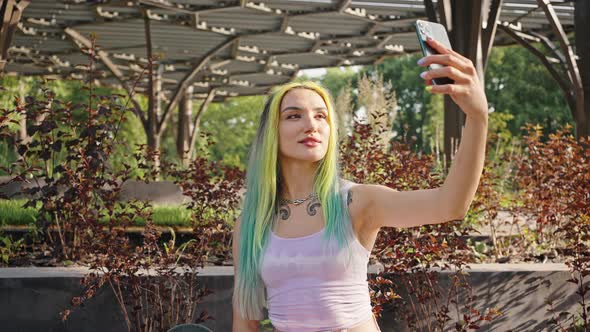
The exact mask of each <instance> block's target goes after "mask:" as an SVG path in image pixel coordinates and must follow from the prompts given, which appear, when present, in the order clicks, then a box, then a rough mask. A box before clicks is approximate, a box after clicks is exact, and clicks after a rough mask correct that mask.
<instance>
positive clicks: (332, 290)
mask: <svg viewBox="0 0 590 332" xmlns="http://www.w3.org/2000/svg"><path fill="white" fill-rule="evenodd" d="M428 43H429V44H430V45H431V46H432V47H434V48H435V49H437V50H438V51H439V52H440V53H441V54H439V55H431V56H427V57H424V58H422V59H421V60H420V61H419V62H418V64H419V65H421V66H427V65H429V64H431V63H439V64H443V65H445V66H446V67H444V68H440V69H435V70H430V71H425V72H424V73H422V74H421V75H420V76H421V77H422V78H423V79H424V80H425V82H426V84H427V87H426V89H427V90H429V91H430V92H432V93H442V94H449V95H450V96H451V98H452V99H453V100H454V101H455V103H457V105H458V106H459V107H460V108H461V109H462V110H463V112H464V113H465V114H466V116H467V119H466V124H465V127H464V128H463V139H462V142H461V144H460V147H459V150H458V151H457V154H456V155H455V157H454V160H453V163H452V166H451V168H450V170H449V174H448V176H447V178H446V180H445V182H444V184H443V185H442V186H441V187H439V188H435V189H427V190H416V191H404V192H399V191H396V190H393V189H391V188H388V187H385V186H381V185H372V184H355V183H352V182H350V181H345V180H342V179H341V178H339V169H338V162H337V154H338V139H337V136H336V132H337V130H336V120H335V113H334V110H333V106H332V102H331V100H330V97H329V95H328V94H327V92H326V91H325V90H324V89H323V88H321V87H320V86H318V85H316V84H314V83H311V82H305V83H290V84H286V85H284V86H281V87H278V88H277V89H276V90H275V91H274V92H273V93H272V94H271V95H270V96H269V98H268V100H267V102H266V104H265V107H264V111H263V114H262V117H261V122H260V126H259V128H258V135H257V137H256V140H255V142H254V144H253V146H252V150H251V154H250V161H249V165H248V172H247V173H248V175H247V182H246V183H247V193H246V196H245V199H244V205H243V211H242V214H241V216H240V218H238V220H237V221H236V225H235V231H234V241H233V257H234V272H235V279H234V280H235V284H234V294H233V331H234V332H245V331H258V321H259V320H262V319H264V315H263V307H267V308H268V315H269V318H270V320H271V322H272V324H273V326H274V327H275V328H276V331H282V332H291V331H297V332H303V331H347V332H378V331H380V329H379V326H378V325H377V321H376V319H375V317H374V316H373V313H372V308H371V301H370V296H369V288H368V283H367V263H368V259H369V255H370V252H371V249H372V248H373V245H374V243H375V239H376V237H377V234H378V233H379V229H380V228H381V227H414V226H419V225H424V224H436V223H443V222H446V221H450V220H455V219H462V218H463V217H464V216H465V214H466V213H467V210H468V208H469V206H470V204H471V201H472V200H473V196H474V195H475V191H476V189H477V186H478V183H479V179H480V176H481V172H482V169H483V163H484V153H485V140H486V134H487V122H488V117H487V110H488V105H487V100H486V97H485V94H484V91H483V88H482V86H481V84H480V82H479V80H478V77H477V74H476V70H475V68H474V66H473V64H472V63H471V61H470V60H468V59H467V58H465V57H463V56H461V55H460V54H458V53H456V52H454V51H452V50H449V49H446V48H444V47H443V46H442V45H440V44H439V43H437V42H435V41H432V40H429V41H428ZM436 77H450V78H452V79H453V80H454V81H455V83H454V84H449V85H440V86H433V85H431V79H432V78H436Z"/></svg>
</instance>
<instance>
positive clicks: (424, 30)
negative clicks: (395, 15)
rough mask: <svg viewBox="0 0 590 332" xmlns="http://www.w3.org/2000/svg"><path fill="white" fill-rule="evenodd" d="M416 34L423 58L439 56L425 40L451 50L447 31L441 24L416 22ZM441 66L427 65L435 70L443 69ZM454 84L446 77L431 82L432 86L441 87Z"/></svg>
mask: <svg viewBox="0 0 590 332" xmlns="http://www.w3.org/2000/svg"><path fill="white" fill-rule="evenodd" d="M415 26H416V33H417V34H418V42H419V43H420V48H421V49H422V54H424V56H427V55H432V54H439V53H438V52H437V51H436V50H435V49H433V48H432V47H430V46H429V45H428V43H427V42H426V38H428V37H430V38H432V39H434V40H436V41H437V42H439V43H441V44H442V45H444V46H445V47H446V48H448V49H452V47H451V42H450V41H449V35H448V34H447V29H445V27H444V26H443V25H442V24H438V23H433V22H428V21H422V20H416V23H415ZM443 67H444V66H443V65H440V64H437V63H433V64H431V65H428V69H429V70H432V69H437V68H443ZM453 83H455V82H454V81H453V80H452V79H450V78H448V77H439V78H435V79H433V80H432V84H435V85H443V84H453Z"/></svg>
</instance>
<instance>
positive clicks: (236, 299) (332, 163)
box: [233, 81, 353, 320]
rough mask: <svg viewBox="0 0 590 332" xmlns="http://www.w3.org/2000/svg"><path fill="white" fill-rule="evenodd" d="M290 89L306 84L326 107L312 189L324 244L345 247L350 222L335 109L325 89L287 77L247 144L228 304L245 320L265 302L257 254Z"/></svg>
mask: <svg viewBox="0 0 590 332" xmlns="http://www.w3.org/2000/svg"><path fill="white" fill-rule="evenodd" d="M296 88H303V89H310V90H313V91H315V92H316V93H317V94H318V95H320V96H321V97H322V98H323V99H324V102H325V103H326V107H327V109H328V117H327V120H328V123H329V125H330V138H329V141H328V149H327V152H326V155H325V156H324V158H323V159H322V160H321V161H319V163H318V167H317V170H316V174H315V181H314V189H315V192H316V193H317V194H318V199H319V201H320V203H321V206H322V212H323V214H324V217H325V221H326V225H325V231H324V237H323V240H324V243H326V241H327V240H329V239H330V238H332V239H333V238H335V239H336V241H337V243H338V245H339V248H340V249H342V248H347V249H348V261H350V257H351V256H350V255H351V253H350V246H349V244H350V243H351V241H352V239H353V238H352V236H353V232H352V227H351V226H350V222H343V221H345V220H349V219H347V218H350V216H349V214H348V209H347V207H346V202H345V200H344V199H343V198H342V194H341V190H340V175H339V163H338V135H337V132H338V130H337V128H336V123H337V121H336V114H335V111H334V106H333V102H332V99H331V97H330V94H329V93H328V92H327V90H326V89H324V88H323V87H321V86H320V85H318V84H316V83H314V82H309V81H308V82H293V83H288V84H285V85H282V86H278V87H276V88H275V89H274V90H273V91H272V92H271V94H270V95H269V96H268V97H267V99H266V102H265V105H264V110H263V112H262V116H261V119H260V124H259V127H258V131H257V135H256V138H255V141H254V142H253V144H252V147H251V149H250V156H249V162H248V169H247V176H246V189H247V191H246V196H245V198H244V203H243V208H242V214H241V221H240V236H239V239H235V240H236V241H239V253H238V255H239V257H238V266H237V267H236V272H237V274H236V276H235V278H234V295H233V304H234V307H236V308H237V309H238V311H239V312H240V314H241V316H242V317H244V318H245V319H249V320H262V319H264V317H263V307H264V306H266V290H265V288H264V283H263V281H262V279H261V277H260V265H261V257H262V253H263V252H264V249H265V248H266V244H267V240H268V235H269V232H270V230H271V227H272V225H273V223H274V222H275V220H276V216H277V211H278V204H277V202H278V195H279V193H280V188H281V174H280V163H279V131H278V127H279V115H280V114H279V113H280V106H281V102H282V100H283V96H285V94H286V93H287V92H288V91H289V90H291V89H296Z"/></svg>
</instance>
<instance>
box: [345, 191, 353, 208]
mask: <svg viewBox="0 0 590 332" xmlns="http://www.w3.org/2000/svg"><path fill="white" fill-rule="evenodd" d="M350 203H352V188H350V189H348V198H347V199H346V205H350Z"/></svg>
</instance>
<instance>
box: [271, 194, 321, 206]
mask: <svg viewBox="0 0 590 332" xmlns="http://www.w3.org/2000/svg"><path fill="white" fill-rule="evenodd" d="M317 197H318V194H316V193H311V194H309V196H307V198H299V199H294V200H290V199H285V198H279V204H280V205H287V204H293V205H295V206H297V205H301V204H303V202H305V201H308V200H310V199H312V198H317Z"/></svg>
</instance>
